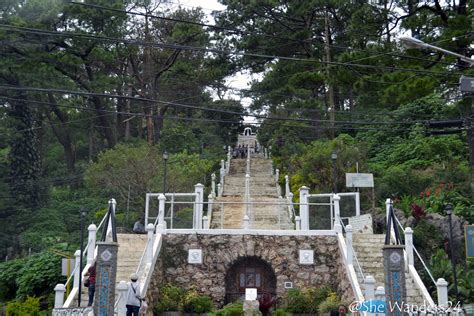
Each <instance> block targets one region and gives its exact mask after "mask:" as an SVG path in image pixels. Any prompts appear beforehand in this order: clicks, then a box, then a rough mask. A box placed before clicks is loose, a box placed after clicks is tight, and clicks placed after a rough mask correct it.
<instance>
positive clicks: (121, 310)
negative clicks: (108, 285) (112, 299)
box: [117, 280, 128, 316]
mask: <svg viewBox="0 0 474 316" xmlns="http://www.w3.org/2000/svg"><path fill="white" fill-rule="evenodd" d="M127 291H128V286H127V282H125V281H123V280H122V281H120V283H119V284H118V285H117V292H118V297H119V301H118V302H117V315H119V316H120V315H125V314H126V313H127V307H126V306H125V305H126V304H127Z"/></svg>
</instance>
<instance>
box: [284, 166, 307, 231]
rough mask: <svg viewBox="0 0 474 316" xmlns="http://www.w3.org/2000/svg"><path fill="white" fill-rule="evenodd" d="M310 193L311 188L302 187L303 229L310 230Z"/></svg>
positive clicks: (301, 210) (301, 209) (301, 214)
mask: <svg viewBox="0 0 474 316" xmlns="http://www.w3.org/2000/svg"><path fill="white" fill-rule="evenodd" d="M277 170H278V169H277ZM308 193H309V188H308V187H305V186H303V187H301V188H300V218H301V230H309V205H308Z"/></svg>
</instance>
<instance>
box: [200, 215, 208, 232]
mask: <svg viewBox="0 0 474 316" xmlns="http://www.w3.org/2000/svg"><path fill="white" fill-rule="evenodd" d="M202 229H209V219H208V218H207V216H204V217H203V218H202Z"/></svg>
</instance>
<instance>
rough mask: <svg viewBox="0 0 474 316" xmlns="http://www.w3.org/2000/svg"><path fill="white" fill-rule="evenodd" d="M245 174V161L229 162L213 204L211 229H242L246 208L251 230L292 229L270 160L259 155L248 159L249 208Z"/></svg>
mask: <svg viewBox="0 0 474 316" xmlns="http://www.w3.org/2000/svg"><path fill="white" fill-rule="evenodd" d="M246 171H247V160H246V159H232V160H231V162H230V169H229V174H228V175H227V176H225V180H224V189H223V193H222V196H221V197H219V198H216V199H215V201H214V202H215V204H214V207H213V215H212V220H211V225H210V227H211V228H225V229H228V228H234V229H240V228H243V218H244V215H245V214H246V211H247V210H246V209H247V208H248V214H249V216H250V228H251V229H293V223H292V222H291V219H290V217H289V215H288V207H287V205H286V200H285V199H282V198H280V197H278V189H277V185H276V182H275V178H274V176H273V175H272V162H271V160H269V159H264V158H263V157H262V156H261V155H253V157H251V159H250V198H249V202H251V203H252V204H250V205H248V206H246V205H245V204H244V202H245V174H246ZM233 202H234V203H235V204H233ZM219 203H221V204H219Z"/></svg>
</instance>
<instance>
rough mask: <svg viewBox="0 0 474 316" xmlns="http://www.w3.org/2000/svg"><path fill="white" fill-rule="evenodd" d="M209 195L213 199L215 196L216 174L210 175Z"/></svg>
mask: <svg viewBox="0 0 474 316" xmlns="http://www.w3.org/2000/svg"><path fill="white" fill-rule="evenodd" d="M211 194H212V196H213V197H215V196H216V195H217V194H216V174H215V173H213V174H211Z"/></svg>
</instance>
